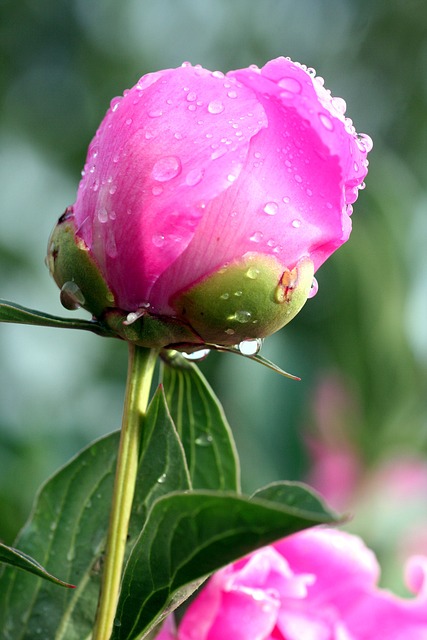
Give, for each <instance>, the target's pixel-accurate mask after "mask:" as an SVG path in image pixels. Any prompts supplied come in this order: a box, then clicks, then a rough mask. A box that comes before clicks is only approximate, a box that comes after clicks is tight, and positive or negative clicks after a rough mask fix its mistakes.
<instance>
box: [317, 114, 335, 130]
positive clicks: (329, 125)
mask: <svg viewBox="0 0 427 640" xmlns="http://www.w3.org/2000/svg"><path fill="white" fill-rule="evenodd" d="M319 120H320V122H321V123H322V124H323V126H324V127H325V129H327V130H328V131H333V128H334V125H333V122H332V120H331V119H330V117H329V116H328V115H326V113H319Z"/></svg>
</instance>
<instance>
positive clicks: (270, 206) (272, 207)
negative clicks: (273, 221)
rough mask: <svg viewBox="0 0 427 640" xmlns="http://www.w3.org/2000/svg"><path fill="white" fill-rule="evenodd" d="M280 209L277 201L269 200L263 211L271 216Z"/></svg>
mask: <svg viewBox="0 0 427 640" xmlns="http://www.w3.org/2000/svg"><path fill="white" fill-rule="evenodd" d="M278 210H279V205H278V204H277V202H267V204H266V205H265V207H264V209H263V211H264V213H266V214H267V215H269V216H274V215H275V214H276V213H277V212H278Z"/></svg>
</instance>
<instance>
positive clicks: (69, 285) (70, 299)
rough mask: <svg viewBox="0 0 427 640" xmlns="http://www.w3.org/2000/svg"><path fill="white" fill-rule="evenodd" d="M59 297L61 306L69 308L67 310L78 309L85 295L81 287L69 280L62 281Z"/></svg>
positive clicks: (82, 303)
mask: <svg viewBox="0 0 427 640" xmlns="http://www.w3.org/2000/svg"><path fill="white" fill-rule="evenodd" d="M59 299H60V300H61V304H62V306H63V307H65V308H66V309H69V311H75V310H76V309H80V307H82V306H83V305H84V303H85V297H84V295H83V293H82V291H81V289H80V288H79V287H78V286H77V284H76V283H75V282H71V281H69V282H64V284H63V285H62V288H61V293H60V294H59Z"/></svg>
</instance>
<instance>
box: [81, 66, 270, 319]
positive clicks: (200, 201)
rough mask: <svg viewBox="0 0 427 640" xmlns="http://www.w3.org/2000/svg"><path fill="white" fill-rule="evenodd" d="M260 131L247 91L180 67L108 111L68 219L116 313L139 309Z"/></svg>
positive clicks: (146, 81) (151, 79)
mask: <svg viewBox="0 0 427 640" xmlns="http://www.w3.org/2000/svg"><path fill="white" fill-rule="evenodd" d="M263 126H266V118H265V114H264V111H263V108H262V106H261V105H260V104H259V103H258V102H257V101H256V100H255V98H254V96H253V93H252V91H251V90H250V89H247V88H246V87H243V86H241V85H240V83H238V82H237V81H236V80H234V79H227V78H224V77H223V76H222V75H220V74H215V73H213V74H212V73H211V72H209V71H206V70H205V69H202V68H200V67H191V66H190V65H185V66H183V67H181V68H178V69H171V70H167V71H163V72H159V73H157V74H152V75H150V76H148V77H146V76H145V77H144V78H142V80H141V81H140V82H139V83H138V84H137V85H136V86H135V87H133V88H132V89H131V90H130V91H128V92H125V95H124V97H123V98H122V99H120V98H116V99H115V100H114V101H113V102H112V107H111V108H110V110H109V111H108V113H107V115H106V117H105V119H104V120H103V122H102V124H101V126H100V128H99V130H98V132H97V134H96V137H95V139H94V140H93V142H92V144H91V147H90V149H89V155H88V161H87V164H86V167H85V175H84V177H83V179H82V181H81V184H80V188H79V193H78V198H77V202H76V204H75V207H74V213H75V216H76V221H77V224H78V226H79V228H80V229H79V234H80V236H81V237H82V238H83V240H84V241H85V242H86V244H87V245H88V246H89V248H90V249H91V251H92V252H93V254H94V256H95V258H96V260H97V262H98V264H99V266H100V267H101V269H102V270H103V272H104V275H105V277H106V279H107V281H108V283H109V285H110V287H111V288H112V290H113V291H114V292H115V293H116V298H117V300H118V303H119V305H120V306H122V307H123V308H125V309H128V310H130V309H135V308H137V307H138V306H140V305H141V303H143V302H144V301H146V300H147V299H148V297H149V292H150V289H151V287H152V285H153V283H154V282H155V281H156V280H157V278H158V277H159V275H160V274H161V273H162V272H163V271H164V270H165V269H166V267H168V266H169V265H170V264H171V263H172V262H173V261H174V260H175V259H176V258H177V257H178V256H179V255H180V254H181V253H182V252H183V251H184V250H185V248H186V247H187V246H188V244H189V243H190V241H191V240H192V238H193V236H194V233H195V230H196V229H197V227H198V225H199V223H200V220H201V219H202V217H203V216H204V215H205V202H206V201H208V200H211V199H212V198H214V197H215V196H217V195H218V194H219V193H221V192H222V191H224V190H226V189H228V188H229V187H230V185H231V184H232V181H233V180H234V179H236V178H237V177H238V175H239V174H240V171H241V169H242V166H243V163H244V161H245V159H246V156H247V153H248V148H249V142H250V139H251V138H252V136H254V135H255V134H256V133H257V132H258V131H259V129H260V128H261V127H263ZM118 264H119V265H120V268H117V265H118Z"/></svg>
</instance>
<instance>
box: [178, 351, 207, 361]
mask: <svg viewBox="0 0 427 640" xmlns="http://www.w3.org/2000/svg"><path fill="white" fill-rule="evenodd" d="M209 353H210V349H199V350H198V351H193V352H192V353H185V352H182V356H183V357H184V358H185V359H186V360H191V361H193V362H200V361H201V360H204V359H205V358H207V357H208V355H209Z"/></svg>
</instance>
